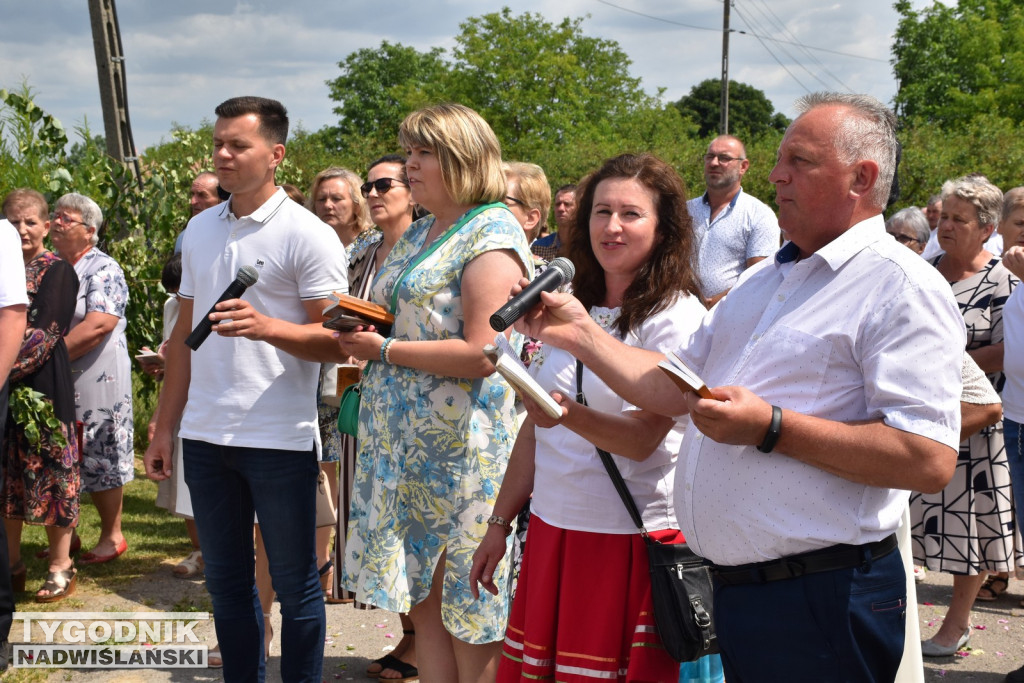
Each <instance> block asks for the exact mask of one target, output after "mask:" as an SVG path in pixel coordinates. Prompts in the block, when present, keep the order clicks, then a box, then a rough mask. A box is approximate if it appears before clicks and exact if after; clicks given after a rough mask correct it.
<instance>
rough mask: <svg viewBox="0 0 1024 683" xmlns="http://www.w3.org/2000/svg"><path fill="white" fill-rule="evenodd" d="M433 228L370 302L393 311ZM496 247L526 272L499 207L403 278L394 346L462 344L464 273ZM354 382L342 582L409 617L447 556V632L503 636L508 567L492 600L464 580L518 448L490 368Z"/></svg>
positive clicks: (471, 638) (398, 252) (519, 239)
mask: <svg viewBox="0 0 1024 683" xmlns="http://www.w3.org/2000/svg"><path fill="white" fill-rule="evenodd" d="M433 222H434V218H433V217H432V216H428V217H427V218H424V219H422V220H420V221H417V222H416V223H414V224H413V225H412V226H410V228H409V229H408V230H407V231H406V233H405V235H404V236H403V237H402V239H400V240H399V241H398V243H397V244H396V245H395V247H394V249H392V251H391V253H390V254H389V255H388V258H387V260H386V261H385V262H384V264H383V266H382V267H381V270H380V272H379V273H378V274H377V276H376V278H375V281H374V283H373V288H372V292H371V298H372V300H373V301H374V302H376V303H378V304H380V305H383V306H385V307H388V306H390V303H391V294H392V289H393V288H394V285H395V281H396V280H397V279H398V277H399V276H400V275H401V273H402V272H403V271H404V270H405V268H406V266H407V265H408V264H409V263H411V262H412V261H413V260H414V259H415V258H416V256H417V255H418V254H419V253H420V251H421V250H422V249H423V248H424V241H425V239H426V236H427V233H428V231H429V230H430V227H431V226H432V225H433ZM495 249H506V250H509V251H511V252H514V254H515V255H516V257H517V258H518V259H519V261H520V262H521V263H522V264H524V265H523V268H524V270H527V271H528V277H532V275H533V272H532V266H531V265H530V264H531V258H530V249H529V246H528V245H527V242H526V237H525V234H524V233H523V229H522V228H521V227H520V226H519V223H518V222H516V220H515V217H514V216H513V215H512V214H511V213H510V212H509V211H508V210H507V209H505V208H504V207H501V208H491V209H487V210H485V211H483V212H482V213H480V214H479V215H477V216H475V217H474V218H473V219H472V220H470V221H469V222H468V223H466V225H464V226H462V227H461V228H460V229H459V230H458V231H457V232H456V233H454V234H453V235H452V236H451V237H450V238H449V239H448V240H447V241H446V242H445V243H444V244H443V245H441V246H440V247H439V248H438V249H437V250H436V251H434V252H433V254H431V255H430V256H428V257H427V258H425V259H424V260H423V261H422V262H421V263H420V264H419V265H417V266H416V267H415V268H414V269H413V270H412V271H411V272H410V273H409V275H408V276H406V278H405V279H404V280H403V281H402V284H401V287H400V290H399V294H398V303H397V307H396V308H397V310H396V311H395V324H394V327H393V331H392V334H393V336H394V337H395V339H396V340H399V341H402V340H415V341H426V340H444V339H458V338H461V337H462V334H463V310H462V274H463V269H464V268H465V266H466V264H468V263H469V262H470V261H472V260H473V259H474V258H476V257H477V256H479V255H480V254H483V253H485V252H487V251H492V250H495ZM362 387H363V389H362V399H361V406H360V414H359V455H358V459H357V462H356V472H355V486H354V487H353V492H352V506H351V510H350V518H349V526H348V533H349V537H348V542H347V545H346V556H345V564H344V570H343V571H344V576H343V583H344V585H345V587H346V588H348V589H350V590H354V591H355V592H356V599H357V600H359V601H361V602H365V603H369V604H372V605H375V606H377V607H381V608H384V609H387V610H389V611H392V612H408V611H409V610H410V608H412V607H413V606H414V605H416V604H418V603H420V602H422V601H423V600H424V599H426V597H427V594H428V593H429V592H430V584H431V578H432V576H433V572H434V568H435V567H436V566H437V563H438V560H439V559H440V557H441V553H442V552H443V551H444V550H445V549H447V556H446V564H445V570H446V571H445V581H444V590H443V598H442V606H441V615H442V619H443V622H444V625H445V627H446V628H447V629H448V631H449V632H451V633H452V635H454V636H455V637H457V638H459V639H460V640H463V641H466V642H470V643H488V642H493V641H497V640H501V639H502V638H503V636H504V632H505V624H506V621H507V618H508V599H507V591H506V590H505V587H504V582H505V581H506V579H507V576H508V567H507V562H502V563H501V565H500V566H499V568H498V571H497V572H495V583H496V584H498V586H499V589H498V595H497V596H494V595H491V594H490V593H487V592H486V591H484V592H482V593H481V597H480V599H479V600H475V599H474V598H473V596H472V594H471V593H470V590H469V580H468V579H469V571H470V567H471V566H472V561H473V553H474V552H475V550H476V547H477V545H478V544H479V543H480V541H481V540H482V539H483V536H484V532H485V531H486V530H487V524H486V520H487V518H488V517H489V516H490V514H491V510H492V508H493V506H494V501H495V499H496V498H497V495H498V489H499V487H500V486H501V481H502V478H503V477H504V474H505V467H506V465H507V464H508V456H509V453H510V452H511V450H512V445H513V443H514V442H515V438H516V414H515V407H514V404H515V394H514V393H513V391H512V389H511V388H510V387H509V386H508V384H507V383H505V381H504V380H502V379H501V378H500V375H498V374H496V373H495V374H493V375H491V376H490V377H484V378H479V379H459V378H453V377H441V376H438V375H433V374H429V373H425V372H422V371H419V370H415V369H413V368H409V367H404V366H399V365H387V364H384V363H370V365H369V366H368V368H367V370H366V371H365V373H364V375H363V380H362Z"/></svg>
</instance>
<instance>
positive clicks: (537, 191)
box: [505, 161, 551, 262]
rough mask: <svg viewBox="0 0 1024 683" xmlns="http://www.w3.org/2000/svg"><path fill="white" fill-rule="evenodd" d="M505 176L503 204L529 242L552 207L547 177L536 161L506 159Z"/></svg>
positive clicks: (534, 237) (538, 231)
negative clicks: (506, 191)
mask: <svg viewBox="0 0 1024 683" xmlns="http://www.w3.org/2000/svg"><path fill="white" fill-rule="evenodd" d="M505 179H506V180H507V181H508V194H507V195H506V196H505V204H506V205H507V206H508V208H509V210H510V211H511V212H512V215H514V216H515V217H516V220H518V221H519V224H520V225H522V226H523V230H524V231H525V232H526V241H527V242H529V243H531V244H532V243H533V241H534V240H535V239H537V237H538V236H539V235H540V229H541V228H542V227H543V226H544V224H545V222H546V221H547V219H548V211H549V210H550V209H551V186H550V185H548V177H547V176H546V175H545V174H544V169H543V168H541V167H540V166H538V165H537V164H528V163H526V162H525V161H508V162H505ZM538 260H540V259H539V257H538ZM541 262H543V261H541Z"/></svg>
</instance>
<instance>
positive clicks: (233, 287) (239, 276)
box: [185, 266, 260, 351]
mask: <svg viewBox="0 0 1024 683" xmlns="http://www.w3.org/2000/svg"><path fill="white" fill-rule="evenodd" d="M259 279H260V273H259V271H258V270H256V269H255V268H253V267H252V266H242V267H241V268H239V269H238V272H237V273H236V274H235V281H234V282H232V283H231V284H230V285H228V288H227V289H225V290H224V293H223V294H221V295H220V298H219V299H217V302H216V303H214V304H213V306H212V307H211V308H210V310H209V311H208V312H207V314H206V315H204V316H203V319H202V320H200V321H199V324H198V325H196V328H195V329H194V330H192V334H190V335H188V338H187V339H186V340H185V344H186V345H187V346H188V347H189V348H191V349H192V350H193V351H195V350H196V349H198V348H199V347H200V345H202V343H203V342H204V341H206V338H207V337H209V336H210V330H211V329H212V328H213V321H212V320H210V313H215V312H216V309H217V304H219V303H220V302H221V301H227V300H228V299H237V298H238V297H240V296H242V295H243V294H245V290H246V289H248V288H249V287H252V286H253V285H254V284H256V280H259Z"/></svg>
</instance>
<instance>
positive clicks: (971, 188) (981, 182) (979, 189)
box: [942, 173, 1003, 225]
mask: <svg viewBox="0 0 1024 683" xmlns="http://www.w3.org/2000/svg"><path fill="white" fill-rule="evenodd" d="M947 197H957V198H958V199H962V200H964V201H965V202H970V203H971V205H972V206H974V208H975V209H976V210H977V211H978V222H979V223H981V224H982V225H998V224H999V219H1000V218H1001V217H1002V215H1003V191H1002V190H1000V189H999V188H998V187H996V186H995V185H993V184H992V183H991V182H990V181H989V179H988V178H986V177H985V176H983V175H981V174H979V173H972V174H971V175H965V176H963V177H962V178H957V179H956V180H947V181H946V182H944V183H942V205H943V208H945V205H946V198H947Z"/></svg>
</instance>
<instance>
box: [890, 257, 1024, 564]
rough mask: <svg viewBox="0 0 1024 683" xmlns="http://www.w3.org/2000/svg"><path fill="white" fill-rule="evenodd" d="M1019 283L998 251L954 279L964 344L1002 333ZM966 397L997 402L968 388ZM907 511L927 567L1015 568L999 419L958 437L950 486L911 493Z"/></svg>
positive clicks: (997, 376)
mask: <svg viewBox="0 0 1024 683" xmlns="http://www.w3.org/2000/svg"><path fill="white" fill-rule="evenodd" d="M939 258H941V257H939ZM938 261H939V259H938V258H937V259H935V260H934V261H933V262H932V263H933V264H938ZM1017 284H1019V281H1018V280H1017V279H1016V278H1015V277H1013V275H1011V274H1010V271H1008V270H1007V269H1006V268H1005V267H1003V264H1002V262H1001V260H1000V259H998V258H993V259H991V260H990V261H989V262H988V264H987V265H986V266H985V267H984V268H982V269H981V270H980V271H978V272H977V273H975V274H974V275H972V276H971V277H969V278H967V279H965V280H961V281H960V282H953V283H950V285H951V286H952V288H953V295H954V296H955V297H956V300H957V303H958V304H959V305H960V311H961V313H963V316H964V322H965V323H966V325H967V348H966V350H967V351H972V350H974V349H979V348H982V347H985V346H988V345H990V344H999V343H1001V342H1002V341H1003V305H1004V304H1005V303H1006V299H1007V298H1008V297H1009V296H1010V292H1011V291H1012V290H1013V288H1014V287H1015V286H1016V285H1017ZM910 362H927V359H917V360H916V361H910ZM988 379H989V381H990V382H991V383H992V386H993V387H994V388H995V390H996V391H999V390H1000V389H1001V388H1002V385H1003V374H1002V373H1001V372H998V373H993V374H990V375H988ZM961 400H962V401H965V402H968V403H988V402H992V401H984V400H980V399H979V398H978V397H971V396H964V397H963V398H962V399H961ZM910 519H911V522H912V525H913V526H912V529H911V533H912V538H913V551H914V561H915V562H918V563H921V564H924V565H926V566H927V567H928V569H931V570H934V571H943V572H949V573H952V574H978V573H979V572H981V571H983V570H988V571H993V572H1005V571H1010V570H1012V569H1013V565H1014V531H1015V528H1014V514H1013V490H1012V488H1011V484H1010V470H1009V466H1008V465H1007V461H1006V450H1005V448H1004V446H1003V423H1002V421H999V422H997V423H996V424H995V425H993V426H991V427H987V428H985V429H983V430H982V431H981V432H979V433H977V434H975V435H973V436H971V437H970V438H969V439H968V440H967V441H965V442H963V443H961V444H960V453H959V456H958V458H957V464H956V471H955V472H954V474H953V479H952V481H950V483H949V484H948V485H947V486H946V488H945V489H943V490H942V491H941V492H939V493H936V494H918V493H915V494H913V495H912V496H911V498H910Z"/></svg>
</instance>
